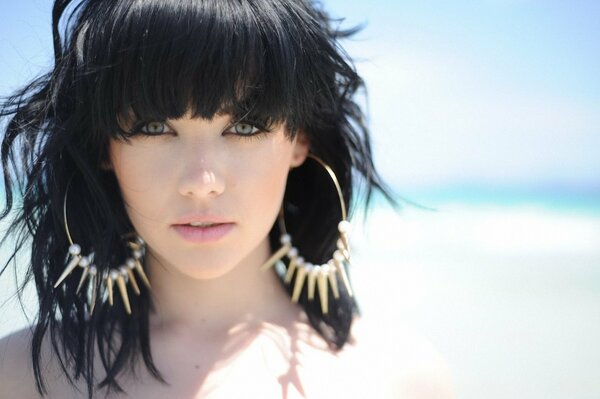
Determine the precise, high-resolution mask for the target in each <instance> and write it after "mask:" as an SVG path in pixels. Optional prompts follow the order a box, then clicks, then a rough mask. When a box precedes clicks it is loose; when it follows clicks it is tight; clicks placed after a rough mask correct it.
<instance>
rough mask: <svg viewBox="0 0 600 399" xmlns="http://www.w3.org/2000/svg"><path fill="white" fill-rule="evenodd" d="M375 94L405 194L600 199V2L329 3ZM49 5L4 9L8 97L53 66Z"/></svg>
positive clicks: (380, 143)
mask: <svg viewBox="0 0 600 399" xmlns="http://www.w3.org/2000/svg"><path fill="white" fill-rule="evenodd" d="M324 4H325V8H326V9H327V10H329V11H330V13H331V14H332V16H335V17H338V18H341V17H343V18H344V20H343V21H342V22H341V26H342V27H352V26H354V25H363V30H362V31H361V32H359V33H358V34H357V35H356V36H355V37H354V38H352V39H350V40H348V41H346V42H344V46H345V48H346V49H347V50H348V52H349V53H350V55H351V56H352V57H354V59H355V60H356V65H357V69H358V71H359V73H361V75H362V76H363V77H364V78H365V81H366V83H367V88H368V100H367V101H364V100H363V102H365V103H367V104H368V115H369V123H370V126H371V129H372V137H373V145H374V150H375V162H376V165H377V166H378V167H379V168H380V170H381V173H382V174H383V176H384V178H385V179H386V180H387V181H388V182H389V183H390V184H391V185H392V186H393V187H394V188H395V189H396V190H397V191H400V192H401V193H405V194H409V195H410V194H411V193H416V192H420V191H422V190H440V189H445V188H448V187H450V188H455V189H459V190H467V189H468V188H473V187H476V188H478V189H482V190H492V191H493V190H505V191H506V190H508V191H510V192H524V191H531V190H534V191H535V190H542V191H561V192H573V193H582V192H583V193H591V195H593V196H595V197H599V196H600V161H599V160H598V152H599V150H600V74H598V72H597V71H600V40H598V38H599V37H600V24H599V23H598V21H600V2H596V1H576V0H575V1H569V2H564V1H529V0H482V1H466V0H460V1H452V2H447V1H440V0H434V1H427V2H416V1H392V0H387V1H384V0H372V1H369V2H365V1H348V0H346V1H342V0H331V1H325V2H324ZM50 8H51V2H50V1H42V0H30V1H27V2H4V3H3V4H2V5H1V6H0V11H1V15H3V16H4V21H3V23H2V24H0V38H1V39H2V40H1V41H0V54H2V61H1V62H0V94H1V95H6V94H7V93H8V91H9V90H10V89H12V88H15V87H17V86H18V85H19V84H20V83H22V82H24V81H25V80H27V79H29V78H31V77H33V76H34V75H35V74H37V73H38V72H39V71H40V70H43V69H44V68H45V67H47V66H48V65H49V64H50V59H51V51H52V44H51V37H50Z"/></svg>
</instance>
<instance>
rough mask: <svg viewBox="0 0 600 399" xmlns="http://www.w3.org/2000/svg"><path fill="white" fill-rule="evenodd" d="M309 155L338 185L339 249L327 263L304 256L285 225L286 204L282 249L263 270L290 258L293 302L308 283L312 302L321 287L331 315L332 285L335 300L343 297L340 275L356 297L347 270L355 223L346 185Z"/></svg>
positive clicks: (321, 297)
mask: <svg viewBox="0 0 600 399" xmlns="http://www.w3.org/2000/svg"><path fill="white" fill-rule="evenodd" d="M307 157H308V158H312V159H313V160H315V161H316V162H317V163H319V164H320V165H321V166H322V167H323V168H325V170H326V171H327V173H328V174H329V176H330V177H331V180H332V181H333V183H334V185H335V188H336V192H337V195H338V198H339V200H340V210H341V213H342V220H341V221H340V222H339V223H338V232H339V234H340V236H339V239H338V240H337V242H336V246H337V249H336V250H335V251H334V252H333V255H332V257H331V259H329V260H328V261H327V262H326V263H324V264H321V265H315V264H313V263H311V262H308V261H306V260H305V259H304V258H303V257H302V256H300V254H299V252H298V249H297V248H296V247H294V246H293V245H292V237H291V236H290V234H289V233H288V232H287V230H286V228H285V221H284V214H283V205H282V206H281V209H280V210H279V216H278V221H279V226H280V230H281V232H282V233H281V237H280V243H281V248H279V250H277V251H276V252H275V253H273V255H272V256H271V257H270V258H269V259H268V260H267V261H266V262H265V263H264V264H263V265H262V266H261V268H260V269H261V270H262V271H267V270H269V269H270V268H271V267H273V266H274V265H275V264H276V263H277V262H278V261H280V260H281V259H282V258H283V257H284V256H285V257H287V258H288V259H289V264H288V267H287V271H286V274H285V277H284V282H285V283H286V284H290V283H291V281H292V278H293V276H294V273H295V274H296V281H295V282H294V288H293V291H292V302H294V303H297V302H298V299H299V298H300V294H301V292H302V289H303V287H304V286H305V283H306V287H307V296H308V300H309V301H312V300H313V299H314V297H315V288H317V289H318V292H319V300H320V303H321V311H322V312H323V314H327V313H328V311H329V303H328V302H329V300H328V291H329V289H330V288H331V292H332V294H333V297H334V298H335V299H339V297H340V291H339V284H338V278H339V279H340V280H341V281H342V284H343V286H344V288H345V289H346V292H347V293H348V295H349V296H351V297H352V296H353V292H352V287H351V286H350V280H349V279H348V274H347V273H346V266H347V265H349V264H350V243H349V240H348V237H349V234H350V230H351V225H350V222H349V221H348V217H347V213H346V204H345V203H344V196H343V194H342V188H341V186H340V183H339V181H338V179H337V176H336V175H335V173H334V171H333V169H332V168H331V167H330V166H329V165H327V164H326V163H325V162H324V161H323V160H322V159H321V158H319V157H317V156H315V155H312V154H309V155H308V156H307Z"/></svg>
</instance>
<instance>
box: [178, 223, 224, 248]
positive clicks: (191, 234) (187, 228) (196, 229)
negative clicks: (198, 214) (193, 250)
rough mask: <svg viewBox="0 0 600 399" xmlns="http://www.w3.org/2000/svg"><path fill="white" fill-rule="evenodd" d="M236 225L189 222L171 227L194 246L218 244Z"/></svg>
mask: <svg viewBox="0 0 600 399" xmlns="http://www.w3.org/2000/svg"><path fill="white" fill-rule="evenodd" d="M234 226H235V224H234V223H215V222H189V223H183V224H174V225H171V227H172V228H173V229H174V230H175V232H176V233H177V234H178V235H179V236H180V237H181V238H183V239H184V240H185V241H188V242H190V243H194V244H202V243H210V242H216V241H219V240H220V239H222V238H223V237H225V236H226V235H227V234H229V233H230V232H231V230H232V229H233V227H234Z"/></svg>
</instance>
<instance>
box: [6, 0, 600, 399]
mask: <svg viewBox="0 0 600 399" xmlns="http://www.w3.org/2000/svg"><path fill="white" fill-rule="evenodd" d="M325 5H326V9H327V10H329V11H330V12H331V14H332V15H333V16H335V17H345V19H344V20H343V21H340V26H341V27H345V28H349V27H352V26H355V25H364V28H363V29H362V31H360V32H359V33H358V34H356V35H355V36H354V38H353V39H351V40H347V41H346V42H344V46H345V48H346V49H347V50H348V52H349V53H350V55H351V56H352V57H354V58H355V60H356V64H357V68H358V70H359V72H360V73H361V74H362V75H363V77H364V78H365V80H366V82H367V85H368V94H369V99H368V104H367V105H368V108H369V123H370V126H371V128H372V132H373V145H374V152H375V160H376V164H377V165H378V167H379V168H380V171H381V173H382V174H383V176H384V177H385V178H386V179H387V181H388V183H389V184H390V185H391V187H392V188H393V189H394V191H395V192H396V193H397V194H398V195H400V196H402V198H404V199H405V200H404V201H402V204H403V206H402V208H401V210H400V212H396V211H394V210H393V209H392V208H391V207H390V206H389V205H387V204H386V203H385V202H384V201H382V200H381V199H380V198H376V200H375V201H374V205H373V207H372V210H371V213H370V217H369V219H368V223H366V224H364V225H363V224H361V223H360V220H361V218H358V219H359V222H358V223H356V225H357V226H356V228H355V230H357V231H356V232H355V234H353V244H354V245H353V246H354V247H355V248H357V251H356V256H355V258H356V261H355V265H354V269H353V275H354V281H355V285H356V290H357V292H358V295H359V298H360V299H361V303H362V307H363V311H364V313H365V317H370V318H372V319H376V320H377V321H378V322H379V323H381V326H382V328H386V326H392V325H394V324H400V323H401V324H407V325H410V326H412V327H413V328H415V329H416V330H417V331H419V332H420V333H422V334H424V335H425V336H426V337H428V338H429V339H430V340H431V341H432V342H433V344H434V346H435V347H436V348H437V350H438V351H439V352H440V353H441V354H442V355H443V356H444V358H445V359H446V361H447V363H448V365H449V367H450V369H451V370H452V373H453V376H454V380H455V384H456V392H457V397H459V398H469V399H470V398H473V399H475V398H482V397H485V398H489V399H490V398H498V399H500V398H544V399H552V398H579V399H587V398H590V399H591V398H599V397H600V379H599V378H598V375H599V374H600V345H599V344H598V343H597V341H598V339H599V338H600V306H599V305H600V160H599V156H598V154H599V150H600V74H599V73H598V71H600V40H599V38H600V23H599V22H598V21H600V2H596V1H591V0H590V1H577V0H574V1H569V2H564V1H551V0H547V1H534V0H481V1H477V2H474V1H453V2H446V1H440V0H437V1H428V2H416V1H413V2H408V1H392V0H388V1H384V0H372V1H369V2H366V1H342V0H329V1H325ZM0 10H1V11H2V15H3V17H4V18H3V22H2V24H0V38H1V40H0V55H1V61H0V95H6V94H8V93H9V92H10V91H11V90H13V89H15V88H17V87H18V86H19V85H21V84H22V83H24V82H26V81H27V80H28V79H30V78H32V77H34V76H35V75H37V74H38V73H39V72H40V71H43V70H46V69H47V68H48V67H49V65H50V64H51V57H52V41H51V36H50V14H51V13H50V10H51V2H50V1H42V0H30V1H27V2H10V3H8V2H5V3H3V4H2V5H1V6H0ZM5 258H6V255H5V254H3V255H2V259H5ZM390 282H393V283H392V284H390ZM13 286H14V282H13V278H12V277H11V276H9V275H6V276H3V278H2V279H0V304H2V303H4V302H5V301H6V300H7V299H6V298H9V295H10V294H11V292H12V291H11V290H13V289H12V287H13ZM32 298H33V294H32V292H26V293H25V301H26V305H27V304H29V305H27V306H28V307H29V308H30V309H33V308H34V307H33V305H32ZM26 323H27V321H26V319H25V318H24V317H23V316H22V315H21V311H20V309H19V306H18V304H17V302H15V301H9V302H8V304H6V305H4V306H0V336H2V335H5V334H7V333H8V332H10V331H12V330H14V329H16V328H19V327H20V326H23V325H25V324H26ZM393 344H394V343H393V342H390V345H393Z"/></svg>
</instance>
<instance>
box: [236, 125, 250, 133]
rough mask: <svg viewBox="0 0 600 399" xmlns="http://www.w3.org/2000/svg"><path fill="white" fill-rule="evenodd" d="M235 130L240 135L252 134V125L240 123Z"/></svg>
mask: <svg viewBox="0 0 600 399" xmlns="http://www.w3.org/2000/svg"><path fill="white" fill-rule="evenodd" d="M235 130H236V132H237V133H240V134H249V133H252V125H250V124H248V123H239V124H237V125H236V128H235Z"/></svg>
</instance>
